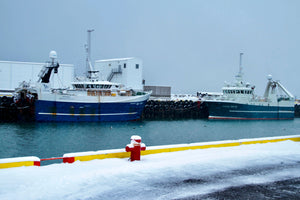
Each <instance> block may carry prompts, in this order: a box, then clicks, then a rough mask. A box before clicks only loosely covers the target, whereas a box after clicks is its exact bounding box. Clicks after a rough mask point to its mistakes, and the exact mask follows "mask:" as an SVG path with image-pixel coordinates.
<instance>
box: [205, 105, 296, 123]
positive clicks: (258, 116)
mask: <svg viewBox="0 0 300 200" xmlns="http://www.w3.org/2000/svg"><path fill="white" fill-rule="evenodd" d="M206 105H207V106H208V112H209V117H208V118H209V119H233V120H234V119H237V120H274V119H294V106H291V107H282V106H256V105H247V104H237V103H228V102H206Z"/></svg>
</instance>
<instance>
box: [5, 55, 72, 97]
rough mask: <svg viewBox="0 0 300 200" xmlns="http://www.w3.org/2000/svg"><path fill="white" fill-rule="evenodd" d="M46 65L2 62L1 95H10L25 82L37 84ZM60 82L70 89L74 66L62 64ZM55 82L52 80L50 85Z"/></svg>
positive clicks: (59, 69)
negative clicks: (39, 75)
mask: <svg viewBox="0 0 300 200" xmlns="http://www.w3.org/2000/svg"><path fill="white" fill-rule="evenodd" d="M44 65H45V63H34V62H16V61H0V95H1V94H2V95H6V96H7V95H10V93H12V92H14V90H15V88H17V87H18V86H19V84H20V83H21V82H23V81H26V82H30V83H35V82H37V80H38V74H39V73H40V71H41V69H42V68H43V66H44ZM58 74H59V76H58V77H59V82H60V84H61V85H62V86H63V87H70V86H71V82H72V81H73V79H74V66H73V65H70V64H60V67H59V68H58ZM51 82H53V81H51V80H50V83H51Z"/></svg>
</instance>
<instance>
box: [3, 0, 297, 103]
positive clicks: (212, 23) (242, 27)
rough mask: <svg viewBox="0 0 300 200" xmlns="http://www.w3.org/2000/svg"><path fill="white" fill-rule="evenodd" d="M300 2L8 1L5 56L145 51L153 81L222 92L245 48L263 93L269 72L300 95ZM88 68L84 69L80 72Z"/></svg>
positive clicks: (79, 65) (75, 57) (67, 59)
mask: <svg viewBox="0 0 300 200" xmlns="http://www.w3.org/2000/svg"><path fill="white" fill-rule="evenodd" d="M299 10H300V1H298V0H280V1H277V0H249V1H240V0H223V1H222V0H207V1H204V0H180V1H179V0H149V1H144V0H110V1H104V0H103V1H102V0H69V1H64V0H51V1H40V0H26V1H23V0H20V1H16V0H1V1H0V27H1V29H0V60H9V61H28V62H44V61H46V60H48V55H49V52H50V51H51V50H56V51H57V53H58V56H59V61H60V62H61V63H65V64H74V65H75V66H76V69H85V65H84V60H85V50H84V44H85V43H86V38H87V36H86V30H87V29H95V31H94V32H93V33H92V49H91V50H92V60H93V61H94V60H99V59H109V58H121V57H139V58H141V59H142V60H143V62H144V72H143V75H144V79H145V80H146V85H163V86H171V87H172V93H191V94H195V93H196V92H197V91H214V92H219V91H221V87H222V86H223V84H224V81H229V82H230V81H233V80H234V76H235V75H236V74H237V72H238V67H239V53H240V52H243V53H244V56H243V66H244V73H245V81H248V82H250V83H251V84H254V85H256V89H257V92H256V93H257V94H259V95H262V94H263V91H264V89H265V86H266V81H267V79H266V75H268V74H272V75H273V78H274V79H276V80H280V81H281V83H283V85H284V86H285V87H286V88H287V89H288V90H290V92H292V93H293V94H294V95H296V96H297V97H300V84H299V82H300V81H299V77H300V60H299V58H300V51H299V47H300V12H299ZM78 72H80V70H77V73H78Z"/></svg>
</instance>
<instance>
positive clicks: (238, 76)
mask: <svg viewBox="0 0 300 200" xmlns="http://www.w3.org/2000/svg"><path fill="white" fill-rule="evenodd" d="M243 54H244V53H240V66H239V73H238V75H236V76H235V77H236V79H237V81H238V83H242V81H243V66H242V56H243Z"/></svg>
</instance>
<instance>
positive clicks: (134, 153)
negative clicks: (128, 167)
mask: <svg viewBox="0 0 300 200" xmlns="http://www.w3.org/2000/svg"><path fill="white" fill-rule="evenodd" d="M130 139H131V142H130V144H127V145H126V148H125V150H126V152H131V155H130V161H135V160H141V151H145V150H146V145H145V144H144V143H141V142H142V138H141V137H140V136H138V135H133V136H131V138H130Z"/></svg>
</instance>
